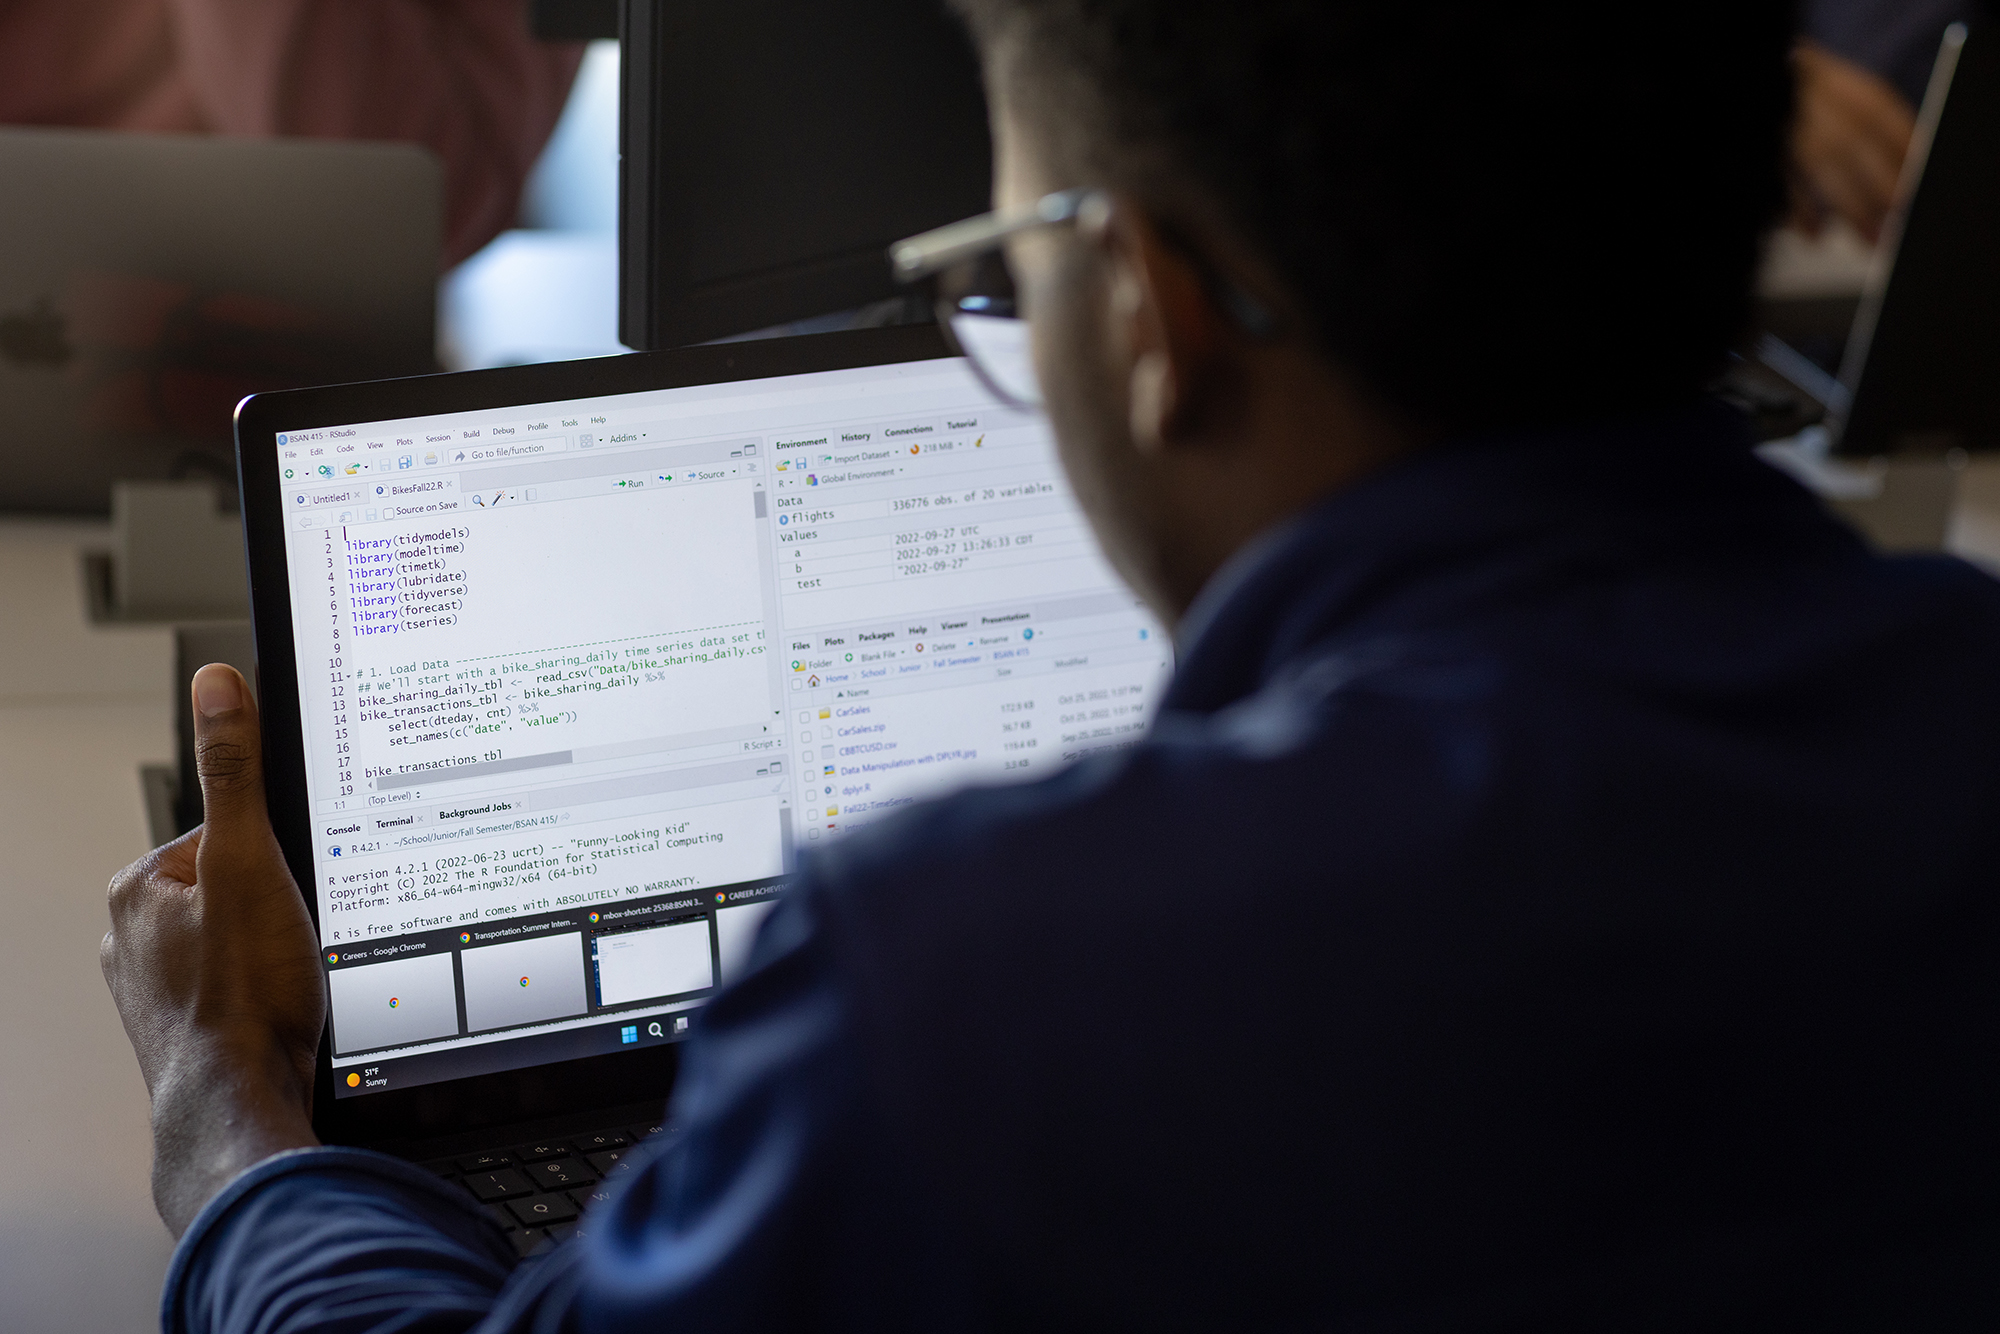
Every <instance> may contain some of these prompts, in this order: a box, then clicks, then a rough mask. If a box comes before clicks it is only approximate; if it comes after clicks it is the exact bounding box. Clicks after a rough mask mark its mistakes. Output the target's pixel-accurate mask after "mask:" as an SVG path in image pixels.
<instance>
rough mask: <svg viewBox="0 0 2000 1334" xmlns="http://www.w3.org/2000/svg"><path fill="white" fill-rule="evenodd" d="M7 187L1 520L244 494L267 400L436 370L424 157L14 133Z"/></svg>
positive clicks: (407, 150) (396, 148)
mask: <svg viewBox="0 0 2000 1334" xmlns="http://www.w3.org/2000/svg"><path fill="white" fill-rule="evenodd" d="M0 180H4V181H5V182H6V189H5V190H4V191H0V511H11V512H39V513H104V512H106V511H108V510H109V509H110V507H111V491H112V483H113V482H114V481H124V480H160V479H174V478H199V477H214V478H216V479H218V480H220V481H222V482H225V483H226V484H227V485H228V486H229V487H230V488H232V489H233V486H234V482H235V463H234V458H233V454H232V451H231V437H230V420H231V413H232V412H233V410H234V408H235V405H236V403H237V402H238V401H239V400H240V399H242V398H243V397H244V396H245V395H246V394H250V393H254V392H258V391H261V390H269V389H278V388H289V387H297V386H301V385H310V384H326V383H333V382H340V381H351V380H365V379H380V378H383V377H387V376H397V375H415V374H422V373H424V372H427V371H430V370H433V369H435V367H436V354H435V350H434V349H435V341H436V339H435V311H436V282H437V273H438V265H439V255H440V247H441V236H442V228H443V198H444V196H443V180H442V172H441V170H440V168H439V166H438V164H437V161H436V159H434V158H433V157H432V156H431V155H430V154H429V153H427V152H425V151H423V150H421V149H418V148H413V147H408V146H400V145H375V144H352V143H331V142H322V141H305V140H288V141H251V140H243V139H227V138H219V137H210V136H182V135H146V134H123V133H109V132H103V131H91V130H12V129H6V130H0Z"/></svg>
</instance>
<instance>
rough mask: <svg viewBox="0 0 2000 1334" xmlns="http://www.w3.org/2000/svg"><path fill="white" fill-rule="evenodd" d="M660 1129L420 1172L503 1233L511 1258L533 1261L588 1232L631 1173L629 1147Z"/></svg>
mask: <svg viewBox="0 0 2000 1334" xmlns="http://www.w3.org/2000/svg"><path fill="white" fill-rule="evenodd" d="M660 1130H661V1127H660V1126H658V1125H647V1126H620V1127H616V1128H613V1129H608V1130H599V1131H593V1132H591V1133H590V1134H585V1135H569V1136H566V1137H564V1138H562V1139H559V1140H546V1141H544V1142H542V1143H538V1144H519V1145H516V1146H514V1147H513V1148H511V1149H499V1150H489V1151H487V1152H485V1153H474V1154H466V1155H464V1156H461V1157H457V1158H441V1159H437V1160H435V1161H433V1162H427V1163H422V1164H419V1165H420V1166H422V1167H424V1168H427V1169H428V1170H430V1171H432V1172H435V1173H437V1174H438V1175H439V1176H441V1177H444V1178H445V1179H446V1180H449V1181H456V1182H458V1183H459V1184H460V1185H462V1186H464V1187H465V1189H466V1190H468V1191H470V1192H471V1193H472V1196H473V1198H474V1199H476V1200H478V1201H479V1202H480V1203H481V1204H482V1205H484V1206H485V1207H486V1211H487V1212H488V1213H490V1214H492V1215H493V1217H494V1218H496V1219H497V1220H499V1223H500V1225H501V1226H502V1227H504V1228H506V1229H507V1236H508V1238H509V1240H511V1241H512V1242H513V1243H514V1249H515V1250H516V1251H517V1252H519V1253H520V1254H522V1255H534V1254H539V1253H540V1252H541V1251H545V1250H547V1249H549V1248H550V1247H551V1246H553V1245H554V1244H555V1243H556V1242H559V1241H562V1240H563V1239H564V1238H566V1237H570V1236H574V1235H576V1234H577V1233H579V1232H582V1231H584V1230H586V1229H588V1228H589V1226H590V1220H589V1214H590V1211H591V1210H593V1209H595V1208H596V1207H597V1206H598V1205H599V1204H601V1203H603V1202H604V1201H605V1200H606V1199H608V1198H610V1191H611V1188H612V1187H613V1186H614V1185H616V1184H617V1181H618V1178H619V1177H620V1176H622V1175H624V1174H625V1173H628V1172H631V1171H633V1170H634V1165H633V1164H632V1163H631V1162H630V1161H628V1158H629V1155H630V1154H631V1152H632V1149H633V1147H634V1146H635V1145H637V1144H638V1143H639V1142H640V1141H641V1140H643V1139H645V1138H646V1137H648V1136H650V1135H657V1134H659V1133H660Z"/></svg>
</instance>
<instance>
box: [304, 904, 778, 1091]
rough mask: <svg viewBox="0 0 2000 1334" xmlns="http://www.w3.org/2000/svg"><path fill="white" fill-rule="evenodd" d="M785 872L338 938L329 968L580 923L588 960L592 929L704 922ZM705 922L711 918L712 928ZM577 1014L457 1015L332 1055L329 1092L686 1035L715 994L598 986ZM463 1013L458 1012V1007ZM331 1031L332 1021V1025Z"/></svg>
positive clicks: (523, 1064) (405, 1083)
mask: <svg viewBox="0 0 2000 1334" xmlns="http://www.w3.org/2000/svg"><path fill="white" fill-rule="evenodd" d="M784 886H785V880H784V878H783V877H772V878H769V879H764V880H756V881H749V882H745V883H742V884H736V885H728V886H724V887H721V888H719V889H711V890H705V891H697V893H696V894H694V895H687V894H682V895H667V896H664V897H659V896H656V897H654V898H652V899H623V900H615V901H612V902H608V903H595V904H592V905H590V906H589V907H588V908H587V909H586V908H572V909H570V910H568V911H564V912H552V913H542V914H536V915H534V916H529V917H519V918H510V919H508V920H506V921H505V922H501V923H494V924H491V925H490V926H481V927H476V928H472V929H470V930H467V931H463V932H460V931H452V930H440V931H430V932H423V933H418V934H414V935H409V936H399V937H395V938H394V939H393V941H386V942H372V943H364V944H360V945H352V946H345V947H342V948H341V949H339V950H333V951H329V952H328V954H327V955H326V961H327V964H328V971H329V973H331V972H333V971H335V970H337V969H338V968H339V967H343V966H366V964H365V963H364V962H363V961H364V960H372V959H375V958H378V957H380V956H383V955H395V956H401V957H408V956H409V955H411V954H420V953H424V952H430V951H435V952H437V953H446V952H450V951H453V950H458V949H463V948H465V947H467V946H474V945H477V944H479V943H482V942H483V941H484V940H486V939H490V938H492V937H494V936H499V935H506V936H517V935H528V936H535V935H542V934H547V933H553V932H561V931H565V930H571V931H581V932H582V933H583V935H584V937H585V939H584V953H585V957H586V959H588V958H589V957H590V954H591V950H590V942H591V941H592V940H593V939H594V938H596V937H599V936H605V935H614V934H622V933H624V932H628V931H632V930H635V929H644V928H647V927H652V926H658V925H663V924H680V923H691V922H695V921H700V920H702V919H704V918H706V919H709V920H710V921H711V923H712V921H713V918H714V914H715V912H716V911H717V910H718V909H721V908H733V907H738V906H745V905H749V904H753V903H757V902H760V901H765V900H770V899H773V898H775V897H777V896H778V894H779V893H781V892H782V890H783V889H784ZM712 930H713V927H712V926H711V931H712ZM589 985H590V987H591V994H590V1003H589V1005H588V1009H587V1011H586V1012H584V1013H578V1014H572V1015H566V1016H561V1017H558V1018H552V1019H550V1020H547V1021H544V1022H541V1023H534V1024H526V1025H520V1026H517V1027H511V1028H505V1029H500V1030H493V1031H485V1032H468V1031H466V1026H465V1024H464V1021H463V1018H461V1025H460V1028H461V1031H460V1033H459V1034H458V1035H455V1036H450V1037H444V1038H441V1039H439V1040H436V1041H431V1042H424V1043H421V1044H415V1045H412V1046H406V1047H401V1048H391V1049H386V1050H377V1051H368V1052H356V1053H347V1054H338V1055H336V1056H335V1057H334V1058H333V1062H332V1069H331V1072H330V1073H331V1076H332V1079H333V1095H334V1097H335V1098H337V1099H345V1098H358V1097H366V1096H367V1095H369V1094H372V1093H385V1092H388V1091H390V1090H392V1089H407V1088H413V1087H416V1086H418V1085H421V1084H435V1083H442V1082H445V1081H449V1080H457V1079H470V1078H474V1077H477V1076H480V1075H490V1074H496V1073H499V1072H502V1071H507V1070H520V1069H526V1068H529V1067H533V1066H541V1065H552V1064H557V1063H560V1062H564V1061H573V1060H579V1059H583V1058H585V1057H591V1056H605V1055H611V1054H613V1053H617V1052H629V1051H638V1050H643V1049H645V1048H648V1047H657V1046H660V1045H662V1044H666V1043H673V1042H679V1041H682V1040H684V1039H685V1038H686V1037H687V1036H688V1034H689V1032H690V1031H691V1029H692V1027H693V1022H694V1015H695V1012H696V1011H698V1010H699V1009H700V1008H701V1006H702V1005H703V1004H704V1003H706V1001H707V1000H708V998H709V997H710V996H711V995H713V994H714V988H713V987H707V988H703V989H700V990H698V991H693V992H686V993H682V994H679V995H669V996H656V997H651V998H647V999H641V1000H634V1001H630V1002H628V1003H625V1004H620V1005H615V1006H606V1005H602V1004H599V1003H597V996H596V984H595V981H594V979H593V980H592V982H591V983H590V984H589ZM460 1013H461V1016H462V1015H463V1013H464V1009H463V1005H462V1003H461V1005H460ZM335 1031H336V1035H337V1034H338V1032H339V1025H338V1024H336V1025H335Z"/></svg>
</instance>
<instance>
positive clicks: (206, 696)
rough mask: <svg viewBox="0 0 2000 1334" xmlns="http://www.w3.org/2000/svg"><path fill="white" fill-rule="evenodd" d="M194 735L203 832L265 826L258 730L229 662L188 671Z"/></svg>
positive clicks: (239, 831)
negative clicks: (190, 675) (191, 691)
mask: <svg viewBox="0 0 2000 1334" xmlns="http://www.w3.org/2000/svg"><path fill="white" fill-rule="evenodd" d="M194 737H195V744H194V758H195V769H196V771H197V772H198V773H199V774H200V775H201V804H202V824H203V826H204V829H205V831H206V835H207V836H208V837H213V836H218V835H219V836H222V837H223V838H225V839H227V838H229V837H230V836H231V835H240V834H247V833H250V832H251V831H252V830H263V829H268V828H269V825H270V817H269V815H268V814H267V813H266V810H265V806H264V747H263V734H262V732H261V730H260V729H259V728H258V725H257V706H256V704H255V703H253V702H252V701H251V698H250V687H249V686H248V685H247V684H245V682H244V680H243V677H242V675H241V674H240V673H238V672H237V670H236V669H235V668H234V667H229V666H225V665H223V664H222V663H210V664H209V665H208V666H206V667H204V668H202V669H201V670H200V671H198V672H196V673H195V674H194ZM206 841H207V837H205V838H204V842H206Z"/></svg>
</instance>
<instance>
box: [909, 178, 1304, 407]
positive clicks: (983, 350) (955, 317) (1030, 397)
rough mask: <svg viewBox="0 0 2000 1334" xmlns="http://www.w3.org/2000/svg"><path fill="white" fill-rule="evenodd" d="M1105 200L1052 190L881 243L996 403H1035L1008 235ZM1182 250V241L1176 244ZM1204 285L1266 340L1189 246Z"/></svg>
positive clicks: (1245, 303)
mask: <svg viewBox="0 0 2000 1334" xmlns="http://www.w3.org/2000/svg"><path fill="white" fill-rule="evenodd" d="M1105 206H1106V204H1105V197H1104V195H1103V193H1102V192H1101V191H1099V190H1095V189H1091V188H1089V187H1084V188H1080V189H1075V190H1058V191H1057V192H1056V193H1054V194H1051V195H1044V196H1042V197H1041V198H1040V199H1038V200H1036V201H1035V202H1034V203H1032V204H1025V205H1022V206H1020V207H1018V208H1012V209H1004V210H1000V211H998V212H994V213H983V214H981V215H980V216H978V217H976V218H967V219H966V220H965V221H964V222H954V223H952V224H951V225H950V226H948V227H940V228H938V229H937V230H936V231H929V232H925V233H923V234H922V235H920V236H912V237H910V238H909V239H908V240H904V241H898V242H896V244H895V245H893V246H891V247H889V262H890V265H891V266H892V267H893V268H894V270H895V273H896V279H897V281H899V282H902V283H905V284H911V285H915V284H920V283H921V284H926V285H928V286H929V288H930V289H931V298H932V300H933V302H934V303H935V304H936V307H937V321H938V325H939V327H940V328H942V329H943V330H944V333H945V337H946V339H947V340H948V341H949V342H950V343H951V345H952V347H953V348H954V349H955V350H956V351H957V352H958V353H959V355H960V356H962V357H964V358H965V360H966V362H967V363H968V364H969V365H970V366H971V367H972V372H973V374H975V375H977V376H978V377H979V379H980V382H981V383H983V384H984V385H985V386H986V388H987V389H988V390H989V391H991V392H992V393H993V395H994V396H995V397H997V398H999V399H1000V401H1001V402H1003V403H1007V404H1010V405H1012V406H1014V407H1017V408H1022V409H1025V410H1028V411H1036V410H1039V409H1040V408H1041V406H1042V391H1041V386H1040V385H1039V384H1038V383H1037V382H1036V380H1035V366H1034V361H1033V358H1032V357H1031V356H1030V353H1029V349H1028V325H1027V321H1026V320H1025V319H1024V318H1022V316H1023V311H1022V310H1021V308H1020V299H1019V296H1018V295H1017V288H1016V285H1015V282H1014V274H1013V271H1012V269H1011V268H1010V267H1009V265H1008V262H1007V251H1006V248H1005V247H1006V243H1007V241H1008V239H1009V238H1011V237H1015V236H1019V235H1021V234H1023V233H1024V232H1030V231H1035V230H1037V229H1039V228H1042V227H1055V226H1059V225H1061V224H1063V223H1069V222H1076V221H1078V220H1080V219H1082V218H1084V217H1086V216H1087V215H1089V214H1090V213H1091V212H1092V211H1094V210H1102V209H1103V208H1104V207H1105ZM1182 248H1183V249H1187V247H1182ZM1189 254H1190V256H1191V257H1192V258H1193V259H1194V260H1195V262H1196V264H1197V266H1198V267H1199V268H1200V270H1201V273H1202V276H1203V280H1204V285H1205V286H1206V287H1207V288H1208V290H1209V294H1210V295H1211V296H1212V297H1213V298H1214V299H1215V300H1216V302H1217V304H1218V305H1220V306H1221V307H1222V309H1223V310H1224V311H1226V312H1228V314H1229V316H1230V318H1231V319H1233V320H1234V321H1235V322H1236V323H1237V324H1238V325H1239V326H1240V327H1241V328H1242V329H1243V330H1244V332H1246V333H1248V334H1250V335H1251V336H1252V337H1254V338H1266V337H1269V336H1270V334H1271V333H1272V332H1273V331H1274V330H1275V328H1276V327H1277V320H1276V318H1275V317H1274V316H1273V315H1272V314H1271V312H1270V311H1269V310H1268V309H1267V308H1266V307H1265V306H1264V305H1263V304H1262V303H1261V302H1259V301H1258V300H1257V299H1256V298H1255V297H1253V296H1251V295H1250V294H1249V293H1248V292H1246V291H1244V290H1243V288H1241V287H1240V286H1238V285H1237V284H1235V283H1233V282H1231V281H1229V280H1227V279H1225V278H1222V277H1220V276H1219V275H1217V274H1216V273H1215V271H1214V269H1213V268H1212V267H1211V266H1209V265H1208V264H1206V263H1204V262H1202V261H1201V259H1200V257H1199V256H1198V255H1194V253H1193V252H1192V250H1189Z"/></svg>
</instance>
